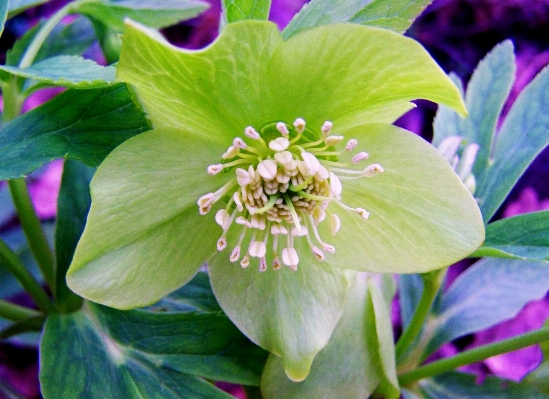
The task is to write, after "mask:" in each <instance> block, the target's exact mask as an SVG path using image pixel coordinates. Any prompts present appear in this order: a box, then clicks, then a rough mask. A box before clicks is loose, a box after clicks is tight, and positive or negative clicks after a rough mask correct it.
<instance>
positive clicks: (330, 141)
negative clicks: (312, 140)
mask: <svg viewBox="0 0 549 399" xmlns="http://www.w3.org/2000/svg"><path fill="white" fill-rule="evenodd" d="M344 138H345V137H343V136H328V137H326V138H325V139H324V143H326V145H336V144H338V143H341V142H342V141H343V139H344Z"/></svg>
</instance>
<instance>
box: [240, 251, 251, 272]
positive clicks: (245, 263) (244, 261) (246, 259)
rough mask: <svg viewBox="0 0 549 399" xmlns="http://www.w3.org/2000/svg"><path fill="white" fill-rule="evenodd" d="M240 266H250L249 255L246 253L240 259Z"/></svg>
mask: <svg viewBox="0 0 549 399" xmlns="http://www.w3.org/2000/svg"><path fill="white" fill-rule="evenodd" d="M240 266H242V268H243V269H245V268H247V267H248V266H250V257H249V256H248V255H247V254H246V255H244V257H243V258H242V260H241V261H240Z"/></svg>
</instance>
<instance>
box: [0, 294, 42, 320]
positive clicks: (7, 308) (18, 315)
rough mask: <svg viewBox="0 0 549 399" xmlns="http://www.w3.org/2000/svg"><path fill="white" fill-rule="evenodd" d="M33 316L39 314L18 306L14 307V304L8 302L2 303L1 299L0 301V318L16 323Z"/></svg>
mask: <svg viewBox="0 0 549 399" xmlns="http://www.w3.org/2000/svg"><path fill="white" fill-rule="evenodd" d="M33 316H40V313H39V312H37V311H36V310H34V309H29V308H27V307H25V306H19V305H16V304H15V303H11V302H8V301H4V300H3V299H0V317H1V318H4V319H7V320H12V321H18V320H24V319H27V318H29V317H33Z"/></svg>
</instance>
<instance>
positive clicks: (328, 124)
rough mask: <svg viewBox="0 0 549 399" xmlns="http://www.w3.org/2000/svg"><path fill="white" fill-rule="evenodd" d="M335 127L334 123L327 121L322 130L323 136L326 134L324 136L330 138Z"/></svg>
mask: <svg viewBox="0 0 549 399" xmlns="http://www.w3.org/2000/svg"><path fill="white" fill-rule="evenodd" d="M333 126H334V124H333V123H332V122H330V121H326V122H324V124H323V125H322V127H321V128H320V130H321V131H322V134H324V136H329V135H330V132H331V131H332V127H333Z"/></svg>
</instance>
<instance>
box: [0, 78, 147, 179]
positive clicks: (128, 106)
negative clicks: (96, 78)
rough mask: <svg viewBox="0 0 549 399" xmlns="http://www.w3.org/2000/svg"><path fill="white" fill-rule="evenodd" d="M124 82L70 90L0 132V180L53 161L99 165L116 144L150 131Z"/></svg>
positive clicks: (17, 175)
mask: <svg viewBox="0 0 549 399" xmlns="http://www.w3.org/2000/svg"><path fill="white" fill-rule="evenodd" d="M148 128H149V127H148V124H147V121H146V120H145V117H144V115H143V113H142V111H140V110H139V109H138V108H137V106H136V105H135V104H134V103H133V102H132V100H131V95H130V93H129V92H128V90H127V88H126V85H125V84H116V85H113V86H110V87H105V88H100V89H90V90H68V91H66V92H64V93H62V94H60V95H58V96H57V97H55V98H54V99H53V100H50V101H48V102H47V103H45V104H43V105H41V106H40V107H38V108H35V109H33V110H32V111H30V112H27V113H26V114H24V115H22V116H20V117H18V118H16V119H14V120H13V121H12V122H10V123H8V124H5V125H3V126H2V128H1V129H0V151H1V152H2V155H3V156H2V159H0V179H1V180H5V179H10V178H15V177H21V176H24V175H25V174H27V173H29V172H30V171H32V170H34V169H36V168H37V167H39V166H40V165H42V164H44V163H46V162H48V161H51V160H52V159H55V158H63V157H68V158H74V159H78V160H81V161H82V162H84V163H86V164H88V165H91V166H97V165H98V164H99V163H101V161H102V160H103V159H104V158H105V157H106V156H107V154H108V153H109V152H110V151H112V150H113V149H114V148H115V147H116V146H118V144H120V143H122V142H123V141H125V140H126V139H128V138H129V137H132V136H135V135H136V134H139V133H141V132H143V131H145V130H148Z"/></svg>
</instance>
